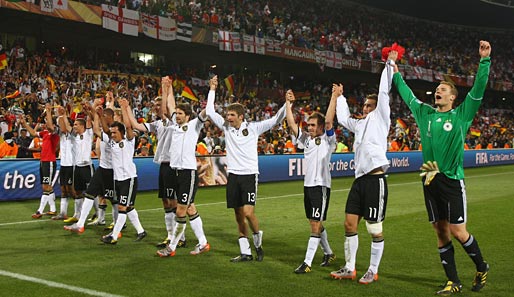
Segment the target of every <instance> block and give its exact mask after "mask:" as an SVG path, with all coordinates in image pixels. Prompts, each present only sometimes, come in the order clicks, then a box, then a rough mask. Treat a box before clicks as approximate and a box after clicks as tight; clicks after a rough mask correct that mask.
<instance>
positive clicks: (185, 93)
mask: <svg viewBox="0 0 514 297" xmlns="http://www.w3.org/2000/svg"><path fill="white" fill-rule="evenodd" d="M180 95H181V96H182V97H184V98H187V99H189V100H193V101H198V98H196V96H195V93H193V91H192V90H191V89H190V88H189V87H188V86H184V88H183V89H182V94H180Z"/></svg>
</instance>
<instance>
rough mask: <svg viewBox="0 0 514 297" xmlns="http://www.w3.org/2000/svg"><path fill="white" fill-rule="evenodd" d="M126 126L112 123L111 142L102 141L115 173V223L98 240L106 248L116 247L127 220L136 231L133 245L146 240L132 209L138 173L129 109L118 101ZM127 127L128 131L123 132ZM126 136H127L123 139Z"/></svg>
mask: <svg viewBox="0 0 514 297" xmlns="http://www.w3.org/2000/svg"><path fill="white" fill-rule="evenodd" d="M119 104H120V106H121V111H122V114H123V120H124V122H125V125H123V124H122V123H120V122H114V123H112V124H111V127H110V132H111V135H110V139H102V141H105V142H106V143H107V145H109V146H110V147H111V152H112V166H113V172H114V191H115V194H116V198H117V200H118V212H119V213H118V219H117V220H116V224H115V225H114V228H113V229H112V233H110V234H108V235H106V236H103V237H102V238H101V239H100V240H101V241H102V242H103V243H106V244H116V243H117V242H118V238H119V237H118V236H119V234H120V232H121V229H122V228H123V226H124V225H125V222H126V221H127V217H128V218H129V220H130V222H131V223H132V225H133V226H134V228H135V229H136V232H137V234H136V239H135V241H140V240H142V239H143V238H144V237H146V231H145V229H144V228H143V226H142V225H141V222H140V221H139V215H138V213H137V211H136V209H135V203H136V193H137V170H136V164H134V159H133V158H134V146H135V142H136V141H135V137H134V130H132V127H131V126H130V121H129V120H128V114H127V113H128V112H127V109H128V110H130V106H129V104H128V101H127V100H126V99H121V100H119ZM125 127H127V128H125ZM125 135H126V136H125Z"/></svg>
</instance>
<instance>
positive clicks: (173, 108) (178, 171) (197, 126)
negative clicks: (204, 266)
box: [157, 90, 211, 257]
mask: <svg viewBox="0 0 514 297" xmlns="http://www.w3.org/2000/svg"><path fill="white" fill-rule="evenodd" d="M171 91H173V90H171ZM168 99H169V101H168V100H166V99H165V98H163V113H164V114H165V115H166V116H169V117H170V118H171V123H172V124H171V125H170V126H169V127H167V129H169V130H171V132H170V133H171V144H170V147H169V150H170V168H171V171H172V174H171V189H172V191H173V195H174V196H176V197H177V203H178V204H177V213H176V214H177V215H176V217H175V224H174V227H173V230H174V232H173V234H172V237H171V241H170V244H169V245H167V246H166V248H164V249H161V250H159V251H157V255H159V256H160V257H172V256H174V255H175V250H176V248H177V244H178V242H179V239H180V238H181V236H182V235H183V234H184V230H185V228H186V214H187V216H188V217H189V224H190V225H191V228H192V229H193V232H194V233H195V236H196V238H197V239H198V244H197V245H196V246H195V248H194V250H192V251H191V254H192V255H198V254H201V253H205V252H208V251H209V250H210V248H211V246H210V244H209V243H208V242H207V238H206V237H205V233H204V231H203V223H202V218H201V217H200V215H199V214H198V211H197V210H196V207H195V203H194V201H195V195H196V190H197V188H198V173H197V172H196V169H197V164H196V143H197V142H198V137H199V135H200V131H201V129H202V127H203V123H204V121H205V120H207V117H206V115H205V110H202V112H201V113H200V115H199V116H198V117H196V118H194V119H191V117H192V113H193V112H192V109H191V105H189V104H188V103H179V104H178V105H176V104H175V98H174V97H173V96H169V97H168Z"/></svg>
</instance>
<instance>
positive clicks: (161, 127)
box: [145, 119, 171, 164]
mask: <svg viewBox="0 0 514 297" xmlns="http://www.w3.org/2000/svg"><path fill="white" fill-rule="evenodd" d="M170 125H171V122H170V121H168V120H166V119H162V120H158V121H153V122H151V123H145V127H146V130H147V131H148V132H153V133H154V134H155V138H156V139H157V148H156V150H155V155H154V157H153V161H154V163H157V164H160V163H163V162H169V161H170V150H169V147H170V144H171V133H170V131H169V130H168V128H169V126H170Z"/></svg>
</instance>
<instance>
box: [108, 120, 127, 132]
mask: <svg viewBox="0 0 514 297" xmlns="http://www.w3.org/2000/svg"><path fill="white" fill-rule="evenodd" d="M114 127H117V128H118V131H120V133H121V135H122V136H125V125H123V124H122V123H120V122H118V121H115V122H114V123H112V124H111V128H114Z"/></svg>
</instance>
